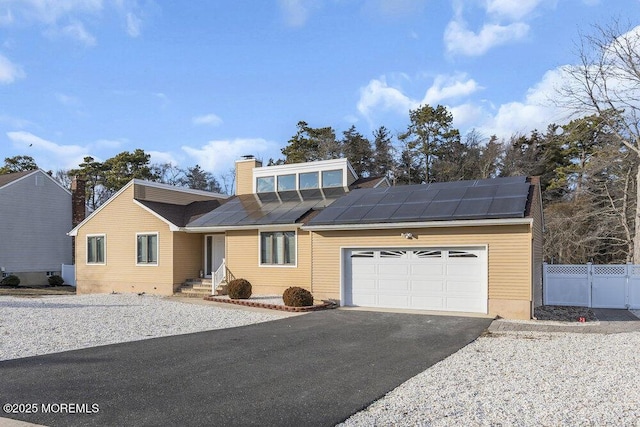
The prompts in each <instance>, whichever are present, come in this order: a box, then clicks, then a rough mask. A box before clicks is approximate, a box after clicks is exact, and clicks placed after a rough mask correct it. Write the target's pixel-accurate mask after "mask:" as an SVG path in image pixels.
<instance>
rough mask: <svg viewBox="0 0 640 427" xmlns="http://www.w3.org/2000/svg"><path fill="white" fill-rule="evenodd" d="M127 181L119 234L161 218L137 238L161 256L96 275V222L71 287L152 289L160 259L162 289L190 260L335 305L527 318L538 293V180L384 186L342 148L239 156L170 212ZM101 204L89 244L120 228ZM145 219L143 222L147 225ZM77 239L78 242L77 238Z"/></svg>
mask: <svg viewBox="0 0 640 427" xmlns="http://www.w3.org/2000/svg"><path fill="white" fill-rule="evenodd" d="M138 185H142V183H138ZM130 187H135V184H130ZM124 191H125V192H126V191H129V192H131V194H130V195H129V196H127V197H124V198H123V199H122V200H123V203H125V201H129V202H127V203H129V204H131V203H130V202H131V200H135V201H136V203H135V204H134V205H135V207H136V209H135V212H133V211H132V210H131V206H129V207H128V208H127V209H129V211H127V212H129V215H132V216H134V217H136V218H138V220H136V221H134V222H135V223H136V227H134V228H135V229H133V228H127V229H128V235H129V236H131V235H135V236H136V237H135V239H137V238H138V237H137V236H139V235H143V236H148V235H149V234H150V231H152V230H156V229H158V230H160V228H161V227H160V226H159V223H157V224H156V225H155V228H153V225H154V224H153V221H152V219H153V218H155V219H156V220H158V221H160V222H164V223H165V225H168V226H169V230H168V231H166V232H165V233H162V234H161V232H160V231H158V241H155V240H153V239H151V240H148V241H147V243H148V245H151V246H153V245H156V246H157V247H158V260H157V263H158V265H157V266H155V270H154V269H153V268H149V267H144V268H139V267H142V266H140V265H136V266H135V268H133V269H130V270H129V271H128V273H126V274H125V273H123V274H122V275H120V276H119V277H118V281H117V282H112V283H111V284H110V285H108V284H106V282H105V281H104V280H101V279H99V277H98V275H99V274H107V272H109V271H110V268H109V267H108V266H109V264H110V259H111V255H109V252H110V249H109V248H110V245H111V244H110V243H109V242H110V241H113V239H115V238H116V237H109V235H110V234H114V233H115V232H116V230H111V231H109V232H102V234H104V235H105V239H106V248H107V249H106V257H105V260H104V261H103V264H104V265H103V266H102V267H103V270H100V269H99V268H100V266H99V265H98V266H95V265H90V263H85V265H81V264H78V267H77V269H78V273H77V274H78V281H79V290H81V288H82V286H81V285H80V283H81V282H82V281H83V280H84V281H85V283H87V284H89V283H93V285H90V286H89V287H87V288H85V289H84V290H81V291H89V292H95V291H101V292H106V291H111V289H110V287H111V288H113V287H114V286H115V283H117V289H118V290H121V291H134V290H135V291H140V290H145V291H147V292H154V293H163V292H159V288H158V286H159V285H158V280H159V279H158V275H155V278H154V277H153V276H154V274H153V272H159V271H160V266H161V267H162V268H163V269H166V271H165V270H163V273H162V275H161V276H162V277H163V278H164V279H163V280H166V281H170V282H171V286H168V285H167V286H165V287H163V288H162V289H164V290H165V292H166V291H169V290H170V289H171V287H172V288H173V289H176V287H177V286H179V283H180V280H185V279H186V277H188V276H192V277H196V276H195V275H196V274H198V273H199V272H200V271H201V272H202V273H203V275H204V276H205V277H211V278H212V280H213V287H214V288H215V287H216V285H217V284H218V282H219V281H221V280H223V279H225V278H227V279H228V278H244V279H247V280H249V281H250V282H251V283H252V285H253V291H254V294H281V293H282V292H283V291H284V290H285V289H286V288H288V287H289V286H301V287H304V288H306V289H308V290H310V291H311V292H312V293H313V295H314V297H315V298H316V300H322V299H331V300H335V301H338V302H339V303H340V304H341V305H343V306H362V307H373V308H395V309H418V310H437V311H449V312H461V313H469V312H472V313H481V314H488V315H500V316H502V317H506V318H521V319H528V318H530V317H531V315H532V313H533V308H534V306H536V305H540V304H541V303H542V301H541V296H542V273H541V268H542V226H543V218H542V205H541V197H540V189H539V183H538V181H537V180H536V179H530V178H527V177H508V178H497V179H487V180H473V181H458V182H449V183H432V184H420V185H408V186H390V185H389V181H388V180H387V179H386V178H383V177H371V178H364V179H363V178H360V177H358V176H357V175H356V174H355V172H354V171H353V169H352V168H351V166H350V165H349V163H348V162H347V160H346V159H335V160H326V161H318V162H308V163H301V164H288V165H279V166H267V167H263V166H262V165H261V163H260V162H259V161H257V160H256V159H254V158H251V157H248V158H244V159H242V160H238V161H237V162H236V195H235V196H234V197H231V198H229V199H228V200H224V201H223V202H224V203H220V205H219V206H216V207H215V208H214V209H210V210H209V211H208V212H204V213H202V214H200V212H202V211H198V214H197V215H194V216H191V217H187V216H183V217H182V218H183V219H184V221H183V222H179V221H177V220H174V221H171V220H169V223H170V225H169V224H167V221H168V217H169V214H168V209H167V208H166V207H165V209H162V208H161V207H160V206H158V205H157V204H159V203H162V202H160V201H159V200H156V201H155V204H154V201H149V200H146V201H144V200H139V199H138V198H136V197H135V196H134V194H133V191H135V190H134V189H132V188H130V189H129V190H124ZM111 204H112V205H113V207H112V211H111V213H107V214H106V215H104V217H103V215H100V214H99V213H98V215H96V217H95V218H94V219H91V218H89V219H88V221H87V225H89V224H90V225H91V226H90V227H86V229H85V230H84V231H83V233H84V234H83V236H84V238H83V239H84V240H86V241H87V242H89V243H90V244H92V243H93V242H92V241H91V237H92V235H94V234H97V235H100V232H98V231H97V230H98V229H105V230H106V229H108V228H109V223H110V222H116V223H120V226H119V227H117V228H118V229H121V228H123V225H124V223H122V222H121V221H120V220H115V221H114V219H116V218H123V216H124V215H123V214H122V213H118V211H119V209H120V208H119V207H118V205H116V204H113V202H112V203H111ZM107 208H108V207H107ZM107 208H105V209H107ZM124 208H125V207H122V209H124ZM107 212H108V211H107ZM99 217H103V218H102V219H101V222H100V224H99V225H97V226H96V225H94V224H93V222H96V224H98V222H97V218H99ZM142 218H145V222H147V221H149V223H148V224H149V225H148V226H146V228H145V229H144V230H143V229H141V228H140V220H139V219H142ZM171 227H173V229H172V228H171ZM77 229H78V230H82V226H80V227H79V228H77ZM165 234H167V235H166V236H165ZM178 236H179V237H178ZM83 239H80V240H83ZM128 239H129V240H128V243H126V241H125V244H124V246H127V245H128V246H129V247H128V248H125V247H120V246H119V247H118V248H119V249H118V251H117V254H114V255H113V256H118V257H122V256H125V252H127V251H128V252H129V254H128V255H126V256H128V257H130V259H134V258H135V255H136V253H135V247H136V245H135V244H134V241H135V242H137V240H134V238H133V237H128ZM83 244H86V243H83ZM118 244H120V243H118ZM137 245H138V251H139V250H140V249H139V248H140V244H139V243H138V244H137ZM166 245H168V247H167V246H166ZM77 250H78V251H79V252H78V255H80V253H81V252H80V251H83V252H82V253H83V254H84V253H87V254H88V253H89V250H88V248H86V247H84V248H81V247H80V245H79V246H78V249H77ZM118 262H119V263H121V261H118ZM129 262H130V263H131V261H129ZM167 264H168V265H167ZM94 267H99V268H94ZM81 270H82V271H81ZM170 270H171V271H170ZM177 272H179V274H176V273H177ZM108 274H110V273H108ZM169 276H170V277H171V280H169V279H167V278H166V277H169ZM142 284H144V286H142ZM129 288H130V289H129Z"/></svg>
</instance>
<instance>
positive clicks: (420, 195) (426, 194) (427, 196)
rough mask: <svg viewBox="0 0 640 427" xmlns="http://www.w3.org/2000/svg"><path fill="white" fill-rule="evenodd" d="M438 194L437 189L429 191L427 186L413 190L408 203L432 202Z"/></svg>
mask: <svg viewBox="0 0 640 427" xmlns="http://www.w3.org/2000/svg"><path fill="white" fill-rule="evenodd" d="M436 194H438V191H437V190H433V191H429V190H427V189H426V188H423V189H420V190H413V191H412V192H411V193H410V194H409V197H408V198H407V203H413V202H416V203H417V202H423V203H424V202H430V201H431V200H433V198H434V197H435V196H436Z"/></svg>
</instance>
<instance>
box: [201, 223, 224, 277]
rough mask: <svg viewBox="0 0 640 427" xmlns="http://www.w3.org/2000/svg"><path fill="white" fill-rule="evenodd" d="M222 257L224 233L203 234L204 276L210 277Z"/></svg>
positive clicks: (220, 262)
mask: <svg viewBox="0 0 640 427" xmlns="http://www.w3.org/2000/svg"><path fill="white" fill-rule="evenodd" d="M223 259H224V234H209V235H207V236H204V276H205V277H207V278H211V277H212V276H213V273H215V272H216V270H217V269H218V268H219V267H220V265H221V264H222V260H223Z"/></svg>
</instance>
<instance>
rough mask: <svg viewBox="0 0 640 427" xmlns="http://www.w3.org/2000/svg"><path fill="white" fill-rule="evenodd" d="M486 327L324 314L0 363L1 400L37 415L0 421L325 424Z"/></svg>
mask: <svg viewBox="0 0 640 427" xmlns="http://www.w3.org/2000/svg"><path fill="white" fill-rule="evenodd" d="M490 323H491V319H484V318H471V317H449V316H429V315H414V314H397V313H379V312H365V311H351V310H330V311H323V312H315V313H310V314H306V315H304V316H295V317H289V318H284V319H281V320H276V321H273V322H267V323H260V324H255V325H250V326H243V327H240V328H232V329H224V330H216V331H210V332H200V333H195V334H188V335H179V336H173V337H166V338H156V339H150V340H145V341H137V342H129V343H123V344H115V345H108V346H102V347H94V348H90V349H84V350H75V351H68V352H64V353H57V354H50V355H45V356H36V357H29V358H24V359H16V360H8V361H4V362H0V404H2V405H5V404H7V403H11V404H29V405H30V407H31V410H32V412H33V410H34V408H35V410H37V413H32V414H6V413H2V412H0V417H9V418H14V419H19V420H24V421H29V422H34V423H39V424H45V425H50V426H62V425H64V426H75V425H78V426H79V425H83V426H85V425H96V426H98V425H99V426H111V425H113V426H115V425H132V426H142V425H154V426H162V425H225V426H229V425H245V426H246V425H262V426H270V425H274V426H275V425H277V426H285V425H292V426H300V425H312V426H316V425H317V426H333V425H335V424H336V423H339V422H341V421H343V420H344V419H346V418H348V417H349V416H350V415H351V414H353V413H355V412H357V411H359V410H361V409H363V408H364V407H366V406H368V405H369V404H370V403H372V402H373V401H375V400H377V399H378V398H380V397H382V396H383V395H384V394H386V393H387V392H388V391H390V390H392V389H393V388H395V387H396V386H398V385H400V384H401V383H402V382H404V381H406V380H407V379H409V378H411V377H413V376H415V375H417V374H418V373H420V372H422V371H424V370H425V369H426V368H428V367H429V366H431V365H433V364H434V363H436V362H438V361H440V360H442V359H444V358H445V357H447V356H449V355H450V354H452V353H454V352H456V351H457V350H458V349H460V348H462V347H464V346H465V345H467V344H468V343H470V342H471V341H473V340H474V339H475V338H477V337H478V335H479V334H481V333H482V331H484V330H485V329H486V328H487V327H488V326H489V324H490ZM43 404H45V405H44V406H43ZM47 404H49V406H47ZM62 404H71V405H70V406H64V405H62ZM94 404H95V405H94ZM3 407H4V406H3ZM22 409H26V407H23V408H22ZM96 409H97V411H96ZM43 410H46V411H48V413H43ZM54 412H57V413H54ZM70 412H76V413H70ZM78 412H79V413H78Z"/></svg>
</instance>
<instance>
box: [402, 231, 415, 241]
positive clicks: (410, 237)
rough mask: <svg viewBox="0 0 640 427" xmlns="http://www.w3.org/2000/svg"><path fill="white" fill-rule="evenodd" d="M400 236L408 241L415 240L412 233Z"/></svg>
mask: <svg viewBox="0 0 640 427" xmlns="http://www.w3.org/2000/svg"><path fill="white" fill-rule="evenodd" d="M400 236H402V237H404V238H405V239H407V240H411V239H413V234H412V233H400Z"/></svg>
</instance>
